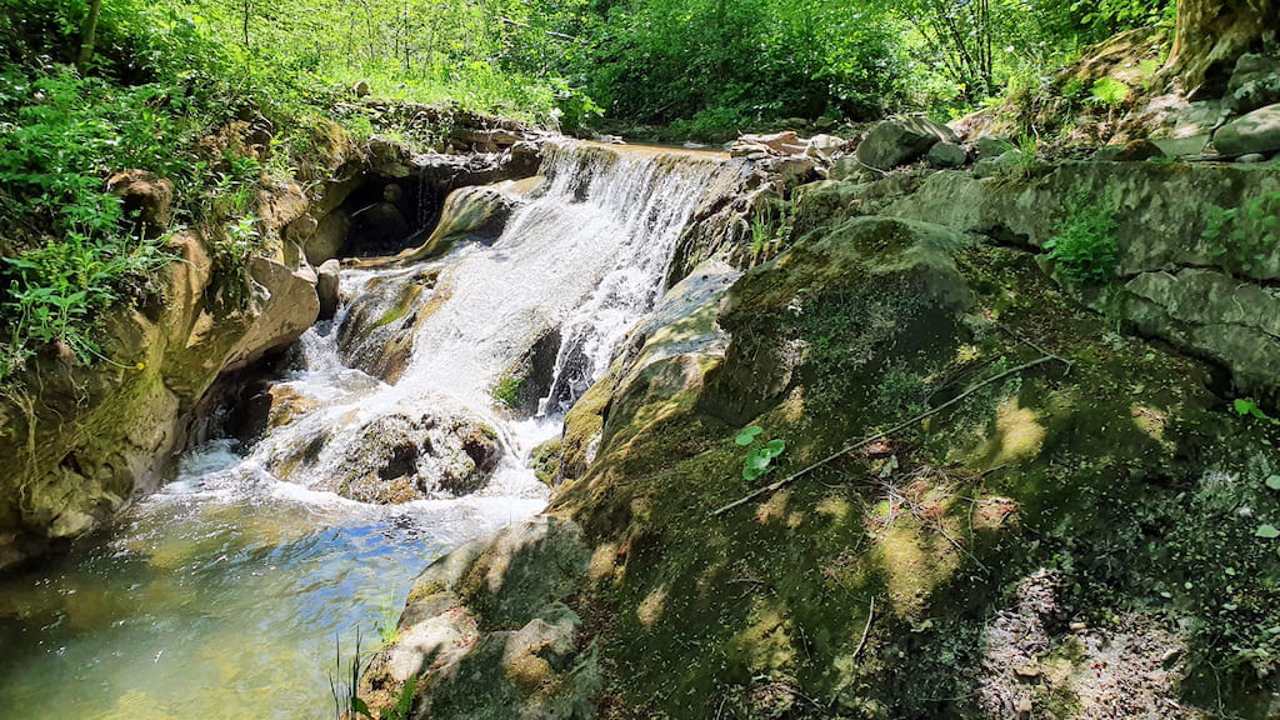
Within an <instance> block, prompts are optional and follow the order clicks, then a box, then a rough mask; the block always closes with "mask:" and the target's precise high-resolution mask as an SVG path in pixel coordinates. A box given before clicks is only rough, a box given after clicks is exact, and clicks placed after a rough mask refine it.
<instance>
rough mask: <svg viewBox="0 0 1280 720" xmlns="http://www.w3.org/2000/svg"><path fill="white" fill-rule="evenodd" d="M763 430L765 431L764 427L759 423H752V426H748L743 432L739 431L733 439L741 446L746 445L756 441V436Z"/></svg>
mask: <svg viewBox="0 0 1280 720" xmlns="http://www.w3.org/2000/svg"><path fill="white" fill-rule="evenodd" d="M762 432H764V428H762V427H760V426H759V425H752V426H751V427H749V428H746V429H744V430H743V431H742V432H740V433H738V436H737V437H735V438H734V439H733V441H734V442H735V443H737V444H738V446H739V447H746V446H748V445H750V444H751V443H753V442H755V441H756V436H757V435H759V434H760V433H762Z"/></svg>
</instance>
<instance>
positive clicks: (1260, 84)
mask: <svg viewBox="0 0 1280 720" xmlns="http://www.w3.org/2000/svg"><path fill="white" fill-rule="evenodd" d="M1277 102H1280V58H1277V57H1274V56H1269V55H1260V54H1256V53H1245V54H1244V55H1241V56H1240V58H1239V59H1238V60H1236V67H1235V70H1234V71H1233V72H1232V73H1231V80H1230V81H1229V82H1228V83H1227V94H1226V96H1225V97H1224V98H1223V103H1224V105H1226V106H1227V108H1228V109H1230V110H1231V111H1232V112H1233V113H1237V114H1239V113H1247V112H1249V111H1251V110H1257V109H1258V108H1260V107H1264V106H1267V105H1271V104H1273V103H1277Z"/></svg>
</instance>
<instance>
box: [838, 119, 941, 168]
mask: <svg viewBox="0 0 1280 720" xmlns="http://www.w3.org/2000/svg"><path fill="white" fill-rule="evenodd" d="M939 141H945V142H949V143H955V142H957V138H956V134H955V133H954V132H952V131H951V128H948V127H947V126H945V125H939V124H938V123H935V122H933V121H932V120H929V119H928V118H926V117H922V116H912V117H904V118H897V119H891V120H882V121H880V122H879V123H876V125H875V127H873V128H872V129H871V132H869V133H867V137H866V138H865V139H863V141H862V143H861V144H859V145H858V150H857V155H858V160H859V161H861V162H862V163H864V164H866V165H870V166H871V167H873V168H877V169H880V170H891V169H893V168H895V167H897V166H898V165H902V164H905V163H909V162H911V161H913V160H916V159H918V158H920V157H921V156H923V155H924V154H925V153H927V152H929V149H930V148H932V147H933V146H934V145H935V144H936V143H938V142H939Z"/></svg>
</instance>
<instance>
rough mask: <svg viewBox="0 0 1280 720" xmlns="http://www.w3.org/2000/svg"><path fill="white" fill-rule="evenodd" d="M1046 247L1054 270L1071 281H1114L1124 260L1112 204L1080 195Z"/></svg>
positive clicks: (1091, 283)
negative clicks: (1117, 235)
mask: <svg viewBox="0 0 1280 720" xmlns="http://www.w3.org/2000/svg"><path fill="white" fill-rule="evenodd" d="M1044 247H1045V249H1046V250H1048V251H1049V258H1050V259H1051V260H1053V263H1054V272H1055V273H1056V274H1057V275H1058V276H1059V277H1060V278H1062V279H1063V281H1065V282H1066V283H1067V284H1069V285H1072V286H1074V287H1087V286H1097V285H1105V284H1107V283H1109V282H1111V280H1112V279H1113V278H1114V277H1115V274H1116V267H1117V266H1118V264H1119V261H1120V251H1119V247H1118V244H1117V239H1116V221H1115V212H1114V210H1112V208H1111V204H1110V203H1109V202H1107V201H1103V202H1096V201H1094V202H1090V198H1088V197H1078V198H1076V199H1075V200H1074V201H1073V202H1072V203H1071V207H1070V210H1069V212H1068V216H1067V219H1066V221H1065V222H1064V223H1063V224H1062V226H1061V228H1060V229H1059V230H1058V233H1057V234H1056V235H1054V236H1053V237H1052V238H1050V239H1049V241H1048V242H1046V243H1045V245H1044Z"/></svg>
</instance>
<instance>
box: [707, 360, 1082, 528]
mask: <svg viewBox="0 0 1280 720" xmlns="http://www.w3.org/2000/svg"><path fill="white" fill-rule="evenodd" d="M1053 361H1057V362H1060V363H1065V364H1066V366H1067V369H1068V370H1070V369H1071V363H1070V362H1069V361H1067V360H1065V359H1063V358H1061V357H1058V356H1057V355H1045V356H1044V357H1042V358H1040V359H1038V360H1032V361H1031V362H1029V363H1025V364H1022V365H1019V366H1018V367H1016V368H1013V369H1012V370H1006V371H1004V372H1002V373H1000V374H998V375H995V376H993V377H989V378H987V379H986V380H983V381H982V382H980V383H978V384H977V385H974V386H972V387H970V388H969V389H968V390H965V391H964V392H962V393H960V394H959V395H957V396H955V397H953V398H951V399H950V400H948V401H946V402H944V403H942V404H941V405H939V406H938V407H936V408H934V409H932V410H929V411H928V412H923V413H920V414H919V415H917V416H915V417H913V418H911V419H910V420H904V421H903V422H900V423H898V424H897V425H894V426H893V427H891V428H889V429H888V430H885V431H884V432H878V433H876V434H875V435H870V436H868V437H865V438H862V439H861V440H859V441H857V442H855V443H853V444H852V445H847V446H845V447H843V448H841V449H840V450H837V451H836V452H834V453H832V454H830V455H828V456H826V457H824V458H822V459H821V460H819V461H817V462H815V463H814V464H812V465H810V466H808V467H806V468H804V469H803V470H800V471H799V472H795V473H792V474H790V475H788V476H786V477H784V478H782V479H781V480H779V481H777V482H775V483H770V484H768V485H765V486H764V487H762V488H759V489H758V490H753V491H751V492H749V493H747V494H746V495H744V496H742V497H740V498H738V499H737V500H734V501H733V502H731V503H729V504H728V505H724V506H722V507H719V508H716V509H715V510H712V511H711V516H712V517H715V516H717V515H723V514H724V513H726V512H729V511H730V510H732V509H734V508H736V507H738V506H739V505H746V504H747V503H749V502H751V501H752V500H755V499H756V498H758V497H760V496H761V495H765V494H768V493H772V492H777V491H778V490H781V489H782V488H784V487H786V486H787V485H790V484H791V483H793V482H795V481H796V480H797V479H798V478H800V477H803V476H805V475H808V474H809V473H811V472H813V471H814V470H817V469H818V468H820V467H822V466H823V465H826V464H827V463H829V462H831V461H832V460H835V459H837V458H840V457H843V456H845V455H848V454H849V453H851V452H853V451H854V450H857V449H858V448H860V447H862V446H864V445H869V444H871V443H873V442H875V441H876V440H881V439H884V438H886V437H888V436H889V435H892V434H893V433H896V432H898V431H899V430H902V429H903V428H907V427H910V426H912V425H915V424H916V423H918V422H920V421H921V420H924V419H926V418H928V417H930V416H932V415H936V414H938V413H940V412H942V411H943V410H946V409H947V408H949V407H951V406H953V405H956V404H958V403H960V402H961V401H963V400H964V399H965V398H967V397H969V396H970V395H973V394H974V393H975V392H977V391H979V390H981V389H982V388H984V387H986V386H988V385H991V384H993V383H997V382H999V381H1001V380H1003V379H1005V378H1007V377H1009V376H1010V375H1017V374H1018V373H1021V372H1024V371H1026V370H1030V369H1031V368H1033V367H1036V366H1037V365H1043V364H1045V363H1047V362H1053Z"/></svg>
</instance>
